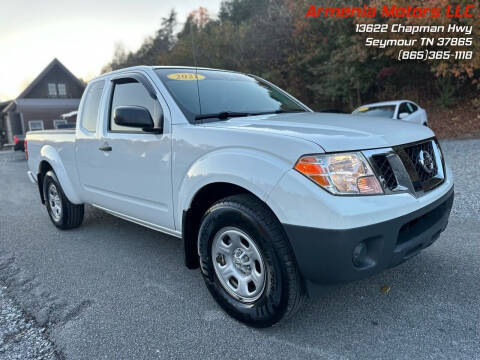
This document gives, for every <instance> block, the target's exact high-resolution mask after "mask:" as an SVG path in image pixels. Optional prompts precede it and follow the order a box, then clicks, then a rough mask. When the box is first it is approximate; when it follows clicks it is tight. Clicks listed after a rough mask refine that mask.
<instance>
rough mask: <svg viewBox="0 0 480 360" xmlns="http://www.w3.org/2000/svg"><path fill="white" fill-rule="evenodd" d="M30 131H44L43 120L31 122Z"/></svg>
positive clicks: (29, 124) (29, 123)
mask: <svg viewBox="0 0 480 360" xmlns="http://www.w3.org/2000/svg"><path fill="white" fill-rule="evenodd" d="M28 130H30V131H36V130H43V120H30V121H29V122H28Z"/></svg>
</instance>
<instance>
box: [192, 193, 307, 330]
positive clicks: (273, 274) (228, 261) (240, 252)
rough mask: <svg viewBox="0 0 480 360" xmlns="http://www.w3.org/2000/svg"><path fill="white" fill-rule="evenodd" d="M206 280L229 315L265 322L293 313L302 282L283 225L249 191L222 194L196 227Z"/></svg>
mask: <svg viewBox="0 0 480 360" xmlns="http://www.w3.org/2000/svg"><path fill="white" fill-rule="evenodd" d="M198 239H199V252H200V263H201V269H202V274H203V278H204V280H205V283H206V285H207V287H208V289H209V291H210V293H211V294H212V295H213V297H214V298H215V300H216V301H217V302H218V304H219V305H220V306H221V307H222V308H223V309H224V310H225V311H226V312H227V313H228V314H229V315H231V316H232V317H234V318H236V319H237V320H239V321H242V322H244V323H246V324H248V325H251V326H254V327H267V326H271V325H273V324H275V323H276V322H278V321H280V320H282V319H285V318H288V317H290V316H291V315H293V314H294V313H295V312H296V311H297V310H298V308H299V307H300V305H301V303H302V300H303V299H304V294H305V292H304V287H303V282H302V279H301V276H300V273H299V271H298V268H297V265H296V261H295V258H294V255H293V251H292V249H291V247H290V244H289V243H288V240H287V238H286V236H285V234H284V231H283V229H282V227H281V224H280V223H279V221H278V220H277V218H276V217H275V215H274V214H273V213H272V212H271V210H270V209H269V208H268V207H267V206H266V205H265V204H264V203H263V202H261V201H260V200H259V199H257V198H256V197H254V196H252V195H248V194H241V195H235V196H231V197H228V198H225V199H222V200H220V201H218V202H217V203H215V204H214V205H213V206H212V207H211V208H210V209H209V210H208V211H207V212H206V214H205V216H204V217H203V220H202V224H201V227H200V231H199V237H198Z"/></svg>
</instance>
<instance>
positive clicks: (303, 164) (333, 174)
mask: <svg viewBox="0 0 480 360" xmlns="http://www.w3.org/2000/svg"><path fill="white" fill-rule="evenodd" d="M295 170H297V171H298V172H300V173H301V174H303V175H305V176H306V177H308V178H309V179H310V180H312V181H314V182H315V183H317V184H318V185H320V186H321V187H322V188H324V189H325V190H327V191H329V192H331V193H332V194H337V195H355V194H357V195H371V194H383V190H382V187H381V186H380V183H379V182H378V180H377V178H376V176H375V174H374V173H373V171H372V168H371V167H370V165H369V164H368V162H367V160H365V158H364V156H363V155H362V154H361V153H359V152H354V153H344V154H329V155H323V154H319V155H306V156H302V157H301V158H300V159H299V160H298V161H297V163H296V164H295Z"/></svg>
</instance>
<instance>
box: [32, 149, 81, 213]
mask: <svg viewBox="0 0 480 360" xmlns="http://www.w3.org/2000/svg"><path fill="white" fill-rule="evenodd" d="M72 160H73V159H72ZM42 161H46V162H48V163H49V164H50V166H51V167H52V168H53V171H54V172H55V174H56V175H57V178H58V181H59V182H60V185H61V187H62V190H63V192H64V194H65V196H66V197H67V198H68V200H69V201H70V202H71V203H73V204H81V203H82V200H81V198H80V196H79V194H78V192H77V191H76V190H75V187H74V186H73V183H72V181H71V179H70V176H69V175H68V172H67V170H66V169H65V166H64V164H63V161H62V158H61V157H60V154H59V153H58V151H57V150H56V149H55V148H54V147H53V146H51V145H45V146H43V147H42V149H41V150H40V161H39V168H38V170H37V174H39V173H40V165H41V164H42Z"/></svg>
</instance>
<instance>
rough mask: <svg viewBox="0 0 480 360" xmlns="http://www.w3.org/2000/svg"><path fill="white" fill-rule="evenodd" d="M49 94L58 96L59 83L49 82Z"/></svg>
mask: <svg viewBox="0 0 480 360" xmlns="http://www.w3.org/2000/svg"><path fill="white" fill-rule="evenodd" d="M48 96H57V85H56V84H54V83H48Z"/></svg>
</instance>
